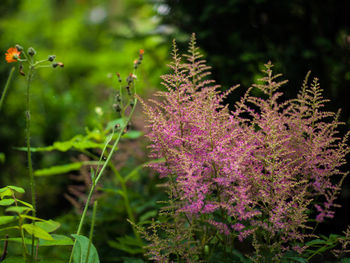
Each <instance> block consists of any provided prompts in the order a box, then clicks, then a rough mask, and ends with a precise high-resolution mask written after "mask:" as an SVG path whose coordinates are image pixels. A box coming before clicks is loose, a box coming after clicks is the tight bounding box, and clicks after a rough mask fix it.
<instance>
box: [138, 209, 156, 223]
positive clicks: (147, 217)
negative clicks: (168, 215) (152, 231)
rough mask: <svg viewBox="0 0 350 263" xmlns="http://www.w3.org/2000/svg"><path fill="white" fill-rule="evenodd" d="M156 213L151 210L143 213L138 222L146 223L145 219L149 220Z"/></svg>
mask: <svg viewBox="0 0 350 263" xmlns="http://www.w3.org/2000/svg"><path fill="white" fill-rule="evenodd" d="M157 213H158V212H157V210H151V211H148V212H146V213H144V214H143V215H142V216H140V222H143V221H146V220H147V219H150V218H152V217H156V215H157Z"/></svg>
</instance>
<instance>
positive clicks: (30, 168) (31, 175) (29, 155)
mask: <svg viewBox="0 0 350 263" xmlns="http://www.w3.org/2000/svg"><path fill="white" fill-rule="evenodd" d="M33 70H34V67H33V66H32V65H30V66H29V71H28V76H27V103H26V142H27V159H28V172H29V178H30V190H31V195H32V205H33V211H32V215H33V216H34V217H35V216H36V200H35V181H34V172H33V164H32V152H31V150H30V84H31V81H32V77H33ZM32 223H33V224H34V221H33V222H32ZM34 243H35V238H34V235H32V250H31V262H35V259H34Z"/></svg>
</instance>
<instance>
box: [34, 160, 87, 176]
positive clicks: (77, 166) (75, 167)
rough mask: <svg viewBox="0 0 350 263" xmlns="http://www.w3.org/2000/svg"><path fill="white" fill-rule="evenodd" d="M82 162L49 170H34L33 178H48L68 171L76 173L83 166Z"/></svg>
mask: <svg viewBox="0 0 350 263" xmlns="http://www.w3.org/2000/svg"><path fill="white" fill-rule="evenodd" d="M83 164H84V163H83V162H76V163H69V164H64V165H57V166H51V167H49V168H45V169H40V170H36V171H35V172H34V175H35V176H48V175H56V174H64V173H68V172H70V171H77V170H79V169H80V168H81V166H82V165H83Z"/></svg>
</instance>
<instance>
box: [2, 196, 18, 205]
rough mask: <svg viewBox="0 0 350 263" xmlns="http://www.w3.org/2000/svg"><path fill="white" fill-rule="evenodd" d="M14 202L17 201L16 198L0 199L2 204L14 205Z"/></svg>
mask: <svg viewBox="0 0 350 263" xmlns="http://www.w3.org/2000/svg"><path fill="white" fill-rule="evenodd" d="M14 202H15V200H13V199H11V198H7V199H2V200H0V205H3V206H9V205H12V204H13V203H14Z"/></svg>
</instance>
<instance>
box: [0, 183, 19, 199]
mask: <svg viewBox="0 0 350 263" xmlns="http://www.w3.org/2000/svg"><path fill="white" fill-rule="evenodd" d="M14 192H18V193H20V194H23V193H24V189H23V188H22V187H18V186H13V185H8V186H5V187H3V188H0V198H1V199H3V198H4V197H5V196H12V194H14Z"/></svg>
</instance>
